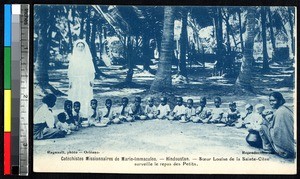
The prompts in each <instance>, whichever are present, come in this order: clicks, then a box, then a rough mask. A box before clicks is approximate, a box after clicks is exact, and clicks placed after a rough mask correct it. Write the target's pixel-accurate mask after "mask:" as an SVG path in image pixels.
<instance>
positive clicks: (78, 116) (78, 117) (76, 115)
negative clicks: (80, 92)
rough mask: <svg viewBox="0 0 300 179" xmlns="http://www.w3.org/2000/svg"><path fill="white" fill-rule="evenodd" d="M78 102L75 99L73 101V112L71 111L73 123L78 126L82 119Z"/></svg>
mask: <svg viewBox="0 0 300 179" xmlns="http://www.w3.org/2000/svg"><path fill="white" fill-rule="evenodd" d="M80 106H81V105H80V102H79V101H75V102H74V106H73V107H74V112H73V117H74V121H75V125H76V126H78V127H81V122H82V121H83V118H82V114H81V112H80Z"/></svg>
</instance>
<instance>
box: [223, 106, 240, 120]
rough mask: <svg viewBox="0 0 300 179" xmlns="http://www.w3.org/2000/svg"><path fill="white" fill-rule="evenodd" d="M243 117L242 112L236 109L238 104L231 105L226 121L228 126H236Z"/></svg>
mask: <svg viewBox="0 0 300 179" xmlns="http://www.w3.org/2000/svg"><path fill="white" fill-rule="evenodd" d="M240 117H241V115H240V112H239V111H238V110H237V109H236V103H235V102H230V103H229V110H228V112H227V120H226V121H225V123H226V125H227V126H235V123H237V120H238V119H239V118H240Z"/></svg>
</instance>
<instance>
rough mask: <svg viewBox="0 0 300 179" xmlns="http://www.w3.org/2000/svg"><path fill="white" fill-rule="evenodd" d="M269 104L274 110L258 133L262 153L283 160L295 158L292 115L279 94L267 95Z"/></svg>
mask: <svg viewBox="0 0 300 179" xmlns="http://www.w3.org/2000/svg"><path fill="white" fill-rule="evenodd" d="M269 102H270V105H271V107H272V108H273V109H274V115H273V117H272V118H271V119H270V120H264V121H263V124H262V126H261V129H260V131H259V133H260V136H261V138H262V143H263V152H265V153H276V154H278V155H279V156H281V157H283V158H294V157H295V148H296V147H295V139H294V137H295V136H294V115H293V112H292V111H291V109H289V108H288V107H287V106H285V105H284V103H285V100H284V98H283V96H282V94H281V93H279V92H273V93H271V94H270V95H269Z"/></svg>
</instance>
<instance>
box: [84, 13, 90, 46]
mask: <svg viewBox="0 0 300 179" xmlns="http://www.w3.org/2000/svg"><path fill="white" fill-rule="evenodd" d="M90 10H91V9H90V8H89V7H87V19H86V36H85V41H86V43H87V44H88V45H89V46H91V41H90V36H91V17H90V16H91V15H90Z"/></svg>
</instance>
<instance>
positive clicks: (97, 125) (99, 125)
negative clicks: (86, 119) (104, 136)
mask: <svg viewBox="0 0 300 179" xmlns="http://www.w3.org/2000/svg"><path fill="white" fill-rule="evenodd" d="M95 126H96V127H106V126H107V124H103V123H96V124H95Z"/></svg>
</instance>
